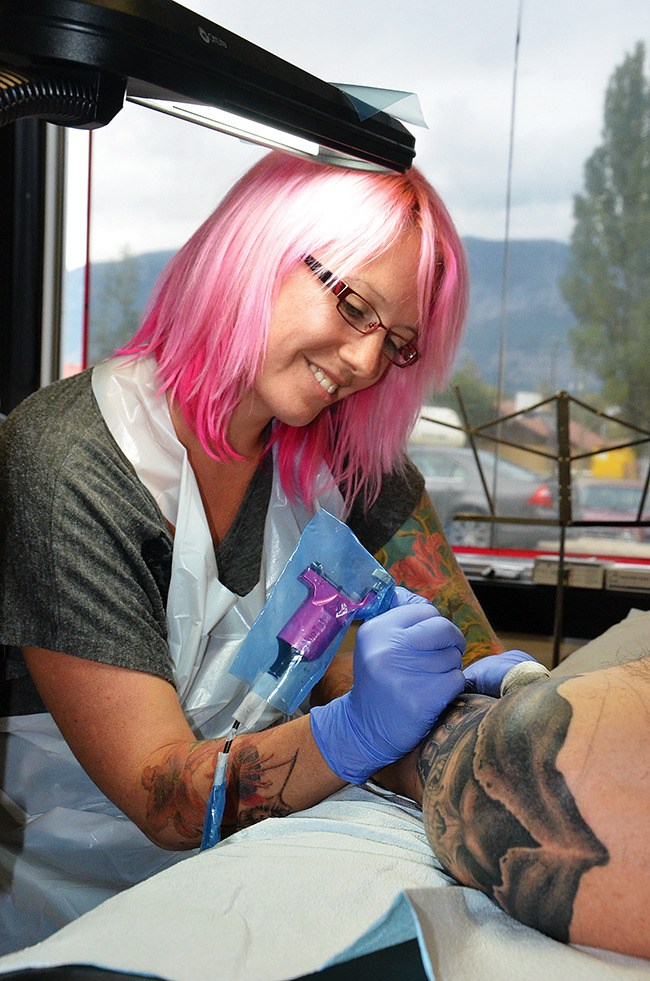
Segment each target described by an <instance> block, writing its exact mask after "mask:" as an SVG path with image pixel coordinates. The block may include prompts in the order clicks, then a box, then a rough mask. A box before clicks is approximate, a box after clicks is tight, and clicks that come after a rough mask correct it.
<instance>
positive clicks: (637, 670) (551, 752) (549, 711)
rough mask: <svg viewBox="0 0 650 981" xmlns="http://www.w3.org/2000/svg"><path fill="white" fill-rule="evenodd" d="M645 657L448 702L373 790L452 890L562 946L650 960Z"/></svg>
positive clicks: (649, 707)
mask: <svg viewBox="0 0 650 981" xmlns="http://www.w3.org/2000/svg"><path fill="white" fill-rule="evenodd" d="M649 715H650V661H648V660H645V661H638V662H633V663H631V664H626V665H622V666H616V667H612V668H607V669H604V670H601V671H594V672H591V673H589V674H586V675H581V676H577V677H574V678H566V679H557V680H555V679H552V680H550V681H545V682H540V683H538V684H535V685H531V686H530V687H529V688H525V689H522V690H520V691H519V692H516V693H514V694H513V695H509V696H506V697H505V698H503V699H500V700H498V701H495V700H494V699H490V698H486V697H485V696H481V695H462V696H460V698H459V699H458V700H457V701H456V702H455V703H454V704H453V705H452V706H450V707H449V708H448V709H447V710H446V712H445V713H444V714H443V715H442V716H441V717H440V719H439V720H438V723H437V724H436V727H435V728H434V729H433V730H432V732H431V733H430V735H429V736H428V737H427V738H426V739H425V740H424V741H423V742H422V744H421V746H420V747H419V749H418V750H416V751H414V752H413V753H412V754H411V755H410V756H409V757H407V758H406V759H405V760H403V761H400V762H399V763H398V764H395V766H394V767H391V768H388V769H387V771H384V773H383V774H382V777H383V778H384V780H383V782H385V783H387V785H390V786H393V787H395V788H396V789H397V788H401V789H402V790H403V792H407V793H410V795H411V796H413V797H414V798H415V799H416V800H419V801H421V802H422V806H423V814H424V822H425V828H426V831H427V835H428V837H429V840H430V842H431V846H432V848H433V850H434V851H435V853H436V855H437V857H438V859H439V860H440V861H441V862H442V864H443V865H444V867H445V868H446V869H447V870H448V871H449V872H450V873H451V874H452V875H453V876H455V878H456V879H458V881H459V882H460V883H462V884H463V885H467V886H472V887H474V888H477V889H481V890H482V891H483V892H485V893H487V894H488V895H489V896H491V897H492V899H494V900H495V901H496V902H497V903H498V904H499V905H500V906H501V907H502V908H503V909H504V910H505V911H506V912H507V913H509V914H510V915H511V916H513V917H515V918H516V919H518V920H521V921H522V922H523V923H526V924H528V925H529V926H532V927H534V928H536V929H538V930H540V931H541V932H543V933H546V934H548V935H549V936H551V937H554V938H555V939H557V940H560V941H562V942H571V943H576V944H585V945H588V946H594V947H602V948H605V949H608V950H614V951H618V952H619V953H623V954H630V955H633V956H637V957H645V958H649V957H650V912H649V911H650V843H649V839H648V828H649V827H650V767H649V766H648V750H647V732H648V718H649Z"/></svg>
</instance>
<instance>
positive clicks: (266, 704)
mask: <svg viewBox="0 0 650 981" xmlns="http://www.w3.org/2000/svg"><path fill="white" fill-rule="evenodd" d="M305 589H306V595H305ZM394 589H395V582H394V580H393V578H392V576H391V575H389V573H388V572H386V570H385V569H384V568H383V566H381V565H380V564H379V563H378V562H377V561H376V559H374V558H373V557H372V555H370V553H369V552H368V551H366V549H365V548H364V547H363V546H362V545H361V543H360V542H359V540H358V539H357V538H356V536H355V535H354V534H353V532H352V531H350V529H349V528H348V527H347V525H345V524H343V523H342V522H341V521H339V520H338V519H337V518H334V517H332V515H331V514H329V513H328V512H327V511H324V510H320V511H318V512H317V514H316V515H315V516H314V518H312V520H311V521H310V522H309V524H308V525H307V527H306V528H305V530H304V531H303V533H302V535H301V536H300V540H299V542H298V545H297V546H296V549H295V551H294V553H293V555H292V556H291V558H290V559H289V561H288V562H287V564H286V566H285V568H284V570H283V571H282V573H281V575H280V576H279V578H278V581H277V583H276V584H275V586H274V587H273V590H272V592H271V595H270V596H269V598H268V600H267V602H266V604H265V606H264V608H263V609H262V612H261V613H260V614H259V616H258V617H257V619H256V620H255V622H254V623H253V625H252V627H251V629H250V631H249V633H248V634H247V636H246V638H245V640H244V642H243V643H242V645H241V647H240V649H239V651H238V653H237V655H236V657H235V659H234V661H233V663H232V665H231V667H230V669H229V670H230V673H231V674H233V675H234V676H235V677H236V678H239V679H240V680H241V681H242V682H243V683H244V684H245V685H246V686H247V688H248V691H247V692H246V693H245V694H244V695H243V698H242V701H241V702H240V704H239V706H238V707H237V708H236V709H235V710H234V712H233V724H232V727H231V729H230V731H229V733H228V734H227V736H226V745H225V747H224V750H223V752H222V753H220V754H219V758H218V760H217V766H216V771H215V777H214V785H213V789H212V795H211V798H210V800H209V802H208V810H207V812H206V821H205V825H204V830H203V841H202V843H201V848H202V849H204V848H209V847H210V846H211V845H213V844H215V843H216V842H217V841H218V840H219V830H220V825H221V818H222V816H223V808H224V805H225V780H226V769H227V764H228V753H229V750H230V744H231V743H232V740H233V738H234V736H235V735H236V734H237V732H238V731H243V730H250V729H253V728H255V727H256V724H257V723H260V720H262V722H261V724H260V725H259V726H258V728H265V727H266V726H268V725H269V724H270V723H271V722H272V721H273V720H274V719H278V718H281V717H282V716H284V717H290V716H292V715H293V714H294V713H295V712H296V711H297V709H298V708H299V707H300V706H301V704H302V703H303V702H304V701H305V699H306V698H307V696H308V695H309V693H310V691H311V690H312V688H313V687H314V685H315V684H316V683H317V682H318V681H320V679H321V678H322V677H323V675H324V674H325V671H326V670H327V668H328V667H329V665H330V663H331V661H332V659H333V657H334V655H335V654H336V651H337V650H338V648H339V646H340V644H341V641H342V640H343V637H344V635H345V633H346V631H347V630H348V628H349V626H350V625H351V623H352V622H353V620H367V619H369V618H370V617H373V616H377V615H378V614H379V613H383V612H384V611H385V610H387V609H389V607H390V604H391V600H392V598H393V593H394ZM263 716H264V718H262V717H263Z"/></svg>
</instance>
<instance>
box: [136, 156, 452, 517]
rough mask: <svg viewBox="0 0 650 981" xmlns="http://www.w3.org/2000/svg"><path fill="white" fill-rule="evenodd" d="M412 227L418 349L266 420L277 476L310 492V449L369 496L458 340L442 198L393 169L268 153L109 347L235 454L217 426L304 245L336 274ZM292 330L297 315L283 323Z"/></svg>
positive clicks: (223, 422) (309, 495)
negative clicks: (290, 419) (328, 396)
mask: <svg viewBox="0 0 650 981" xmlns="http://www.w3.org/2000/svg"><path fill="white" fill-rule="evenodd" d="M407 228H415V229H418V230H419V232H420V240H421V246H420V262H419V268H418V278H417V283H418V287H417V288H418V304H419V311H420V315H419V338H418V349H419V351H420V360H419V361H418V362H417V363H416V364H415V365H414V366H412V367H409V368H404V369H400V368H395V367H392V366H391V367H390V368H389V370H388V371H386V373H385V374H384V375H383V376H382V378H381V379H380V380H379V382H377V383H376V384H375V385H373V386H372V387H371V388H368V389H364V390H363V391H359V392H356V393H354V394H352V395H350V396H348V397H347V398H345V399H342V400H341V401H339V402H337V403H335V404H334V405H333V406H331V407H330V408H329V409H325V410H323V411H322V412H321V413H320V415H319V416H318V417H317V418H316V419H315V420H314V421H313V422H312V423H311V424H310V425H308V426H306V427H304V428H296V427H291V426H287V425H285V424H280V425H278V426H276V427H275V431H274V436H273V442H276V443H277V445H278V462H279V467H280V475H281V479H282V484H283V487H284V488H285V490H286V492H287V493H288V494H289V495H290V496H291V497H294V498H295V497H296V496H298V495H301V496H302V497H303V499H304V500H305V501H307V502H311V501H312V500H313V498H314V496H315V495H316V494H317V493H318V491H319V490H320V489H321V488H319V487H316V486H315V484H316V474H317V470H318V466H319V463H320V461H322V460H323V459H324V460H325V461H326V462H327V463H328V465H329V467H330V470H331V472H332V475H333V477H334V479H335V481H336V482H337V483H339V484H342V485H344V488H345V499H346V504H347V505H350V504H351V502H352V500H353V499H354V498H355V497H356V496H357V495H359V494H362V495H363V498H362V499H363V500H365V502H366V504H369V503H371V502H372V500H374V498H375V497H376V495H377V494H378V492H379V488H380V486H381V480H382V474H383V473H385V472H387V471H389V470H391V469H392V468H393V467H395V466H400V464H401V462H402V458H403V451H404V447H405V444H406V439H407V436H408V433H409V431H410V429H411V427H412V425H413V423H414V422H415V419H416V418H417V414H418V412H419V409H420V407H421V405H422V403H423V402H424V401H425V399H426V397H427V395H428V394H429V392H430V391H431V389H432V387H434V386H435V387H441V386H443V385H444V383H445V380H446V378H447V376H448V374H449V371H450V369H451V365H452V362H453V359H454V356H455V354H456V350H457V348H458V345H459V343H460V339H461V334H462V329H463V326H464V319H465V311H466V304H467V267H466V262H465V255H464V251H463V247H462V244H461V242H460V239H459V237H458V235H457V233H456V230H455V228H454V226H453V223H452V221H451V218H450V217H449V214H448V212H447V210H446V208H445V206H444V205H443V203H442V201H441V200H440V198H439V197H438V195H437V194H436V192H435V191H434V189H433V188H432V187H431V185H430V184H429V183H428V182H427V181H426V180H425V178H424V177H423V176H422V175H421V174H420V173H419V172H418V171H417V170H416V169H415V168H412V169H411V170H409V171H408V172H407V173H406V174H394V173H390V174H389V173H370V172H366V171H360V170H344V169H340V168H335V167H325V166H323V165H321V164H316V163H313V162H311V161H306V160H302V159H299V158H296V157H292V156H289V155H286V154H283V153H279V152H274V153H270V154H268V155H267V156H266V157H264V158H263V159H262V160H261V161H260V162H259V163H257V164H256V165H255V166H254V167H252V168H251V170H249V171H248V173H246V174H245V175H244V176H243V177H242V178H241V179H240V180H239V181H238V182H237V183H236V184H235V185H234V186H233V188H232V189H231V190H230V192H229V193H228V195H227V196H226V197H225V198H224V200H223V201H222V202H221V204H220V205H219V206H218V207H217V209H216V210H215V211H214V212H213V214H212V215H211V216H210V217H209V218H208V219H207V220H206V221H205V222H204V223H203V225H202V226H201V227H200V228H199V229H198V231H196V232H195V234H194V235H193V236H192V237H191V238H190V239H189V241H188V242H187V243H186V244H185V245H184V246H183V248H182V249H181V250H180V251H179V252H178V253H177V255H176V256H174V257H173V258H172V259H171V261H170V262H169V263H168V265H167V266H166V268H165V270H164V271H163V273H162V275H161V277H160V279H159V281H158V284H157V286H156V289H155V290H154V293H153V296H152V300H151V302H150V306H149V309H148V311H147V313H146V314H145V318H144V321H143V323H142V325H141V327H140V329H139V330H138V332H137V333H136V334H135V336H134V337H133V338H132V340H131V341H130V342H129V343H127V344H126V345H125V346H124V347H123V348H122V349H121V351H120V352H119V353H121V354H134V355H137V356H146V355H153V356H154V357H155V358H156V361H157V364H158V372H159V378H160V381H161V389H162V390H163V391H169V392H170V394H171V397H172V398H173V399H174V400H176V401H177V402H178V403H179V404H180V406H181V407H182V409H183V412H184V414H185V417H186V419H187V421H188V424H189V425H190V426H191V428H192V429H193V430H194V431H195V432H196V434H197V436H198V437H199V439H200V440H201V443H202V444H203V446H204V447H205V449H206V451H207V452H208V453H210V454H211V455H212V456H214V457H216V458H217V459H222V460H227V459H239V457H238V455H237V454H236V452H235V451H234V450H233V448H232V447H231V446H230V445H229V444H228V440H227V436H226V433H227V428H228V422H229V420H230V417H231V415H232V412H233V410H234V408H235V406H236V405H237V403H238V402H239V401H240V399H241V398H242V396H243V394H244V393H245V392H246V391H248V390H249V389H250V388H251V387H252V386H253V384H254V383H255V380H256V377H257V375H258V374H259V372H260V370H261V368H262V364H263V360H264V355H265V351H266V344H267V335H268V330H269V324H270V320H271V313H272V309H273V305H274V302H275V299H276V297H277V295H278V292H279V290H280V287H281V286H282V283H283V281H284V280H285V278H286V276H287V275H288V274H289V273H290V272H291V271H292V270H293V269H295V267H296V266H297V265H298V264H299V263H301V262H302V260H303V259H304V257H305V256H306V255H308V254H313V255H315V256H316V257H317V258H318V260H319V261H320V262H322V263H323V264H324V265H326V266H327V267H328V268H331V269H332V270H333V271H334V272H335V273H336V275H337V276H340V277H341V278H343V279H345V277H346V275H349V274H350V272H352V271H353V270H358V269H359V268H360V267H362V266H363V265H364V264H365V263H367V262H369V261H372V260H373V259H376V258H377V257H378V256H380V255H381V254H382V253H383V252H384V251H385V250H386V249H388V248H389V247H390V246H391V244H392V243H393V242H394V241H395V240H396V239H397V237H398V236H399V235H400V233H401V232H402V231H404V230H405V229H407ZM296 330H297V331H299V330H300V324H299V323H297V324H296Z"/></svg>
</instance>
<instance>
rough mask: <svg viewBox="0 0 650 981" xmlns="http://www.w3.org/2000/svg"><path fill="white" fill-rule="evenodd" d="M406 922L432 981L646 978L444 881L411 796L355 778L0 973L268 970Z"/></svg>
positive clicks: (386, 940)
mask: <svg viewBox="0 0 650 981" xmlns="http://www.w3.org/2000/svg"><path fill="white" fill-rule="evenodd" d="M405 904H408V905H405ZM416 935H418V937H419V939H420V943H421V947H422V949H423V951H424V954H423V959H424V962H425V965H426V964H429V965H430V966H429V971H430V975H429V976H430V977H432V978H435V981H475V979H476V978H479V977H480V978H481V979H482V981H492V979H494V981H508V979H510V978H512V979H514V978H517V981H519V979H520V978H521V977H526V979H527V981H529V979H530V981H537V979H539V981H548V979H549V978H571V981H614V979H615V978H616V979H617V981H641V979H643V981H649V979H650V965H648V964H647V963H646V962H644V961H637V960H634V959H632V958H623V957H616V956H615V955H602V954H599V953H597V952H593V951H586V950H578V949H576V948H571V947H565V946H563V945H562V944H559V943H556V942H555V941H553V940H549V939H548V938H546V937H543V936H541V935H540V934H538V933H537V932H536V931H534V930H531V929H529V928H528V927H525V926H522V925H521V924H519V923H516V922H515V921H513V920H511V919H510V918H509V917H507V916H506V914H505V913H503V912H501V911H500V910H499V909H497V907H495V906H494V905H493V904H492V903H491V902H490V901H489V900H488V899H487V898H486V897H485V896H483V895H482V894H480V893H478V892H475V891H474V890H471V889H464V888H461V887H459V886H457V885H455V884H454V883H453V881H452V880H451V879H449V877H448V876H446V875H445V874H444V873H443V872H442V871H441V869H440V866H439V865H438V863H437V861H436V859H435V858H434V856H433V855H432V853H431V849H430V848H429V845H428V843H427V840H426V836H425V834H424V829H423V826H422V821H421V818H420V815H419V812H418V811H417V809H415V808H413V807H411V806H409V804H408V802H406V801H404V800H402V799H394V798H391V797H390V796H389V797H388V799H386V798H385V799H382V797H381V796H379V795H377V794H376V793H373V792H371V791H370V790H368V789H365V788H358V787H347V788H345V789H344V790H342V791H340V792H339V793H338V794H335V795H334V796H333V797H331V798H329V799H328V800H327V801H324V802H323V803H322V804H318V805H317V806H316V807H313V808H310V809H309V810H307V811H303V812H301V813H299V814H295V815H292V816H290V817H288V818H283V819H275V820H273V819H271V820H268V821H264V822H262V823H261V824H258V825H256V826H255V827H252V828H248V829H246V830H244V831H242V832H240V833H239V834H237V835H235V836H233V837H232V838H229V839H227V840H226V841H224V842H222V843H221V844H219V845H217V846H215V847H214V848H212V849H210V850H209V851H206V852H203V853H201V854H199V855H196V856H193V857H191V858H188V859H187V860H186V861H183V862H181V863H180V864H179V865H176V866H174V867H173V868H170V869H167V870H166V871H164V872H161V873H160V874H158V875H157V876H154V877H153V878H152V879H149V880H148V881H147V882H144V883H141V884H140V885H137V886H134V887H133V888H131V889H129V890H127V891H126V892H124V893H122V894H121V895H119V896H116V897H114V898H113V899H110V900H108V901H107V902H105V903H103V904H102V905H101V906H99V907H98V908H97V909H94V910H92V911H91V912H90V913H87V914H85V915H84V916H82V917H80V918H79V919H78V920H76V921H75V922H74V923H71V924H69V926H67V927H64V929H62V930H60V931H59V932H58V933H56V934H54V936H52V937H50V938H49V939H48V940H45V941H43V942H42V943H40V944H37V945H36V946H34V947H31V948H28V949H26V950H24V951H20V952H17V953H15V954H9V955H7V956H6V957H4V958H0V974H1V973H4V972H7V971H10V970H17V969H19V968H27V967H31V968H37V967H46V966H55V965H61V964H71V963H75V964H80V963H81V964H92V965H95V966H98V967H103V968H109V969H112V970H115V971H123V972H131V973H138V974H150V975H157V976H159V977H163V978H166V979H169V981H204V979H205V981H213V979H214V978H218V977H223V978H228V979H229V981H280V979H289V978H295V977H297V976H300V975H302V974H307V973H310V972H313V971H316V970H318V969H320V968H321V967H323V966H325V965H326V964H327V963H330V962H333V961H336V960H342V959H347V958H349V957H350V956H355V955H356V954H359V953H362V952H366V951H369V950H374V949H378V948H382V947H384V946H386V945H387V944H392V943H399V942H400V941H402V940H406V939H410V938H411V937H413V936H416ZM431 972H432V973H431Z"/></svg>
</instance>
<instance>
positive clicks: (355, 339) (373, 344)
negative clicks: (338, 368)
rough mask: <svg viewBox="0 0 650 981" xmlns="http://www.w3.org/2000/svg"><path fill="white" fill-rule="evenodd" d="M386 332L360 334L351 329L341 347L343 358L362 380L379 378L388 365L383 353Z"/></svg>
mask: <svg viewBox="0 0 650 981" xmlns="http://www.w3.org/2000/svg"><path fill="white" fill-rule="evenodd" d="M383 346H384V332H383V330H381V328H380V329H379V330H375V331H373V332H372V334H360V333H359V332H358V331H354V330H352V331H350V333H349V334H347V335H346V337H345V341H344V342H343V344H341V346H340V348H339V355H340V357H341V359H342V360H343V361H344V362H345V363H346V364H347V365H348V366H349V367H350V368H351V370H352V372H353V374H354V376H355V377H356V378H358V379H360V380H366V379H368V380H373V381H374V379H375V378H377V377H378V376H379V375H380V374H381V373H382V372H383V371H384V369H385V367H386V365H387V361H386V358H385V357H384V355H383V354H382V349H383Z"/></svg>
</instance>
